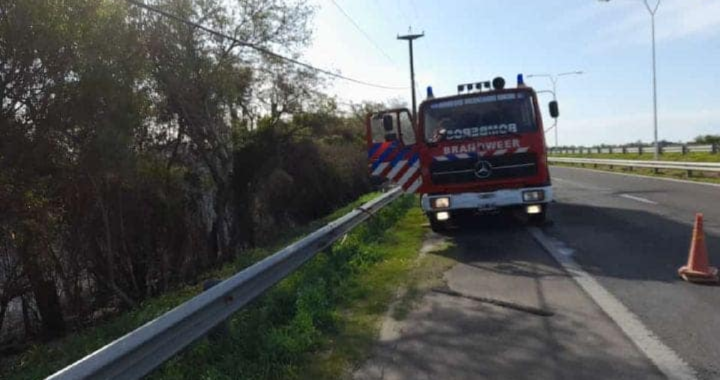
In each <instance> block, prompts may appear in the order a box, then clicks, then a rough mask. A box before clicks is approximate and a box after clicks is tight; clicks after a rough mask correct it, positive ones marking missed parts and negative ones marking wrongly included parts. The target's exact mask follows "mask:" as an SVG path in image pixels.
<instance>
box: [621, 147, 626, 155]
mask: <svg viewBox="0 0 720 380" xmlns="http://www.w3.org/2000/svg"><path fill="white" fill-rule="evenodd" d="M622 154H627V147H626V146H624V147H622Z"/></svg>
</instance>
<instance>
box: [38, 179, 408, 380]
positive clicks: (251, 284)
mask: <svg viewBox="0 0 720 380" xmlns="http://www.w3.org/2000/svg"><path fill="white" fill-rule="evenodd" d="M400 195H402V189H401V188H399V187H397V188H394V189H391V190H390V191H388V192H387V193H384V194H383V195H381V196H379V197H377V198H375V199H373V200H371V201H370V202H367V203H365V204H364V205H362V206H360V207H358V208H356V209H355V210H353V211H351V212H349V213H347V214H345V215H344V216H342V217H340V218H338V219H336V220H334V221H332V222H330V223H328V224H327V225H325V226H324V227H322V228H320V229H318V230H317V231H315V232H313V233H311V234H310V235H308V236H306V237H304V238H303V239H301V240H299V241H297V242H295V243H293V244H290V245H289V246H287V247H285V248H283V249H281V250H280V251H278V252H276V253H275V254H273V255H271V256H269V257H267V258H265V259H263V260H261V261H259V262H258V263H256V264H254V265H252V266H250V267H248V268H246V269H244V270H242V271H240V272H238V273H237V274H235V275H233V276H232V277H230V278H228V279H226V280H224V281H222V282H220V283H219V284H217V285H215V286H213V287H211V288H210V289H208V290H207V291H205V292H203V293H201V294H199V295H197V296H195V297H193V298H192V299H190V300H188V301H187V302H185V303H183V304H181V305H179V306H177V307H176V308H174V309H172V310H170V311H168V312H167V313H165V314H163V315H162V316H160V317H158V318H156V319H154V320H152V321H150V322H148V323H146V324H145V325H143V326H141V327H140V328H138V329H136V330H134V331H131V332H130V333H128V334H126V335H125V336H123V337H121V338H118V339H117V340H115V341H114V342H112V343H110V344H108V345H106V346H105V347H103V348H100V349H99V350H97V351H95V352H93V353H91V354H90V355H88V356H86V357H84V358H82V359H80V360H79V361H77V362H75V363H74V364H72V365H70V366H68V367H66V368H65V369H62V370H60V371H59V372H57V373H55V374H53V375H51V376H50V377H48V378H47V379H51V380H70V379H72V380H77V379H139V378H141V377H142V376H144V375H146V374H148V373H150V372H151V371H152V370H153V369H155V368H157V367H159V366H160V365H161V364H162V363H164V362H165V361H166V360H168V359H170V358H171V357H173V356H174V355H175V354H177V353H178V352H179V351H181V350H182V349H183V348H185V347H187V346H189V345H190V344H191V343H193V342H194V341H196V340H197V339H199V338H201V337H203V336H204V335H206V334H207V333H208V332H209V331H210V330H212V328H213V327H215V326H217V325H219V324H220V323H222V322H223V321H225V320H226V319H228V318H229V317H230V316H232V315H233V314H234V313H235V312H237V311H238V310H240V309H242V308H243V306H245V305H246V304H247V303H249V302H250V301H252V300H253V299H254V298H255V297H257V296H259V295H260V294H262V293H263V292H264V291H266V290H267V289H268V288H270V287H271V286H273V285H274V284H276V283H278V282H279V281H280V280H282V279H284V278H285V277H287V276H288V275H289V274H291V273H292V272H294V271H295V270H296V269H298V268H299V267H300V266H301V265H302V264H303V263H305V262H306V261H307V260H309V259H310V258H312V257H313V256H315V254H316V253H318V252H320V251H322V250H323V249H325V248H327V247H328V246H329V245H330V244H332V243H333V242H335V241H336V240H337V239H338V238H340V237H342V236H343V235H344V234H346V233H347V232H348V231H350V230H351V229H352V228H353V227H355V226H357V225H359V224H360V223H362V222H363V221H365V220H366V219H368V218H369V217H371V216H372V214H374V213H375V212H377V211H379V210H380V209H382V208H383V207H385V206H386V205H388V204H390V203H391V202H392V201H394V200H395V199H397V198H399V197H400Z"/></svg>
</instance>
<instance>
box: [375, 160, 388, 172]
mask: <svg viewBox="0 0 720 380" xmlns="http://www.w3.org/2000/svg"><path fill="white" fill-rule="evenodd" d="M388 165H389V164H388V163H387V162H380V164H379V165H378V166H377V167H376V168H375V170H373V172H372V175H380V173H382V171H383V170H385V168H386V167H388Z"/></svg>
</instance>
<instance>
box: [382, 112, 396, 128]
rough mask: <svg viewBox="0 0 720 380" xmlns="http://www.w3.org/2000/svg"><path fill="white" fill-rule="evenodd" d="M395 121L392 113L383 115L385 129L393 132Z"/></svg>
mask: <svg viewBox="0 0 720 380" xmlns="http://www.w3.org/2000/svg"><path fill="white" fill-rule="evenodd" d="M394 124H395V123H393V118H392V116H390V115H384V116H383V129H385V132H392V131H393V129H395V125H394Z"/></svg>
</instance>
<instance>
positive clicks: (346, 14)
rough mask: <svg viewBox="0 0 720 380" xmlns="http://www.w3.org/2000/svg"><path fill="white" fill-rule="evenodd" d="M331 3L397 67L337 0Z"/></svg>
mask: <svg viewBox="0 0 720 380" xmlns="http://www.w3.org/2000/svg"><path fill="white" fill-rule="evenodd" d="M330 1H332V3H333V4H334V5H335V7H336V8H337V9H338V10H339V11H340V13H342V14H343V15H344V16H345V18H347V19H348V20H350V23H351V24H353V26H354V27H355V29H357V30H358V31H359V32H360V33H361V34H362V35H363V36H365V38H366V39H367V40H368V41H370V43H371V44H372V45H373V46H375V48H376V49H378V51H380V53H382V55H384V56H385V58H387V59H388V61H390V63H392V64H393V65H395V66H397V63H396V62H395V61H394V60H393V59H392V58H390V56H389V55H388V54H387V53H385V50H383V49H382V48H381V47H380V46H379V45H378V44H377V43H375V40H373V39H372V38H371V37H370V35H369V34H367V33H366V32H365V31H364V30H363V28H361V27H360V25H358V23H357V22H355V20H354V19H353V18H352V17H351V16H350V15H349V14H348V13H347V12H345V10H344V9H343V8H342V7H341V6H340V4H338V3H337V1H335V0H330Z"/></svg>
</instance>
